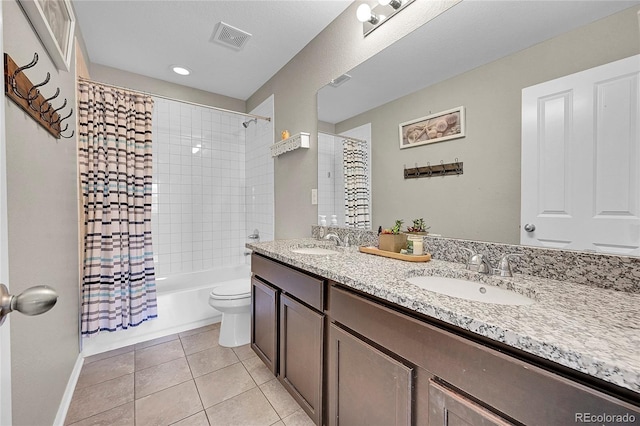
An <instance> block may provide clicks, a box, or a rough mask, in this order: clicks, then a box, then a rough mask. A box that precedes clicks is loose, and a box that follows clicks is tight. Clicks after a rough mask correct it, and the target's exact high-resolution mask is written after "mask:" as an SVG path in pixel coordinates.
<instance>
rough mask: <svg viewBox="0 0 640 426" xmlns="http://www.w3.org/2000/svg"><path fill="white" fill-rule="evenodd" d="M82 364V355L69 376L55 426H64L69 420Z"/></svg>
mask: <svg viewBox="0 0 640 426" xmlns="http://www.w3.org/2000/svg"><path fill="white" fill-rule="evenodd" d="M82 364H84V357H83V356H82V354H78V358H77V359H76V364H75V365H74V366H73V370H72V371H71V375H70V376H69V381H68V382H67V388H66V389H65V390H64V395H62V400H61V401H60V407H58V413H57V414H56V418H55V420H54V421H53V425H54V426H63V425H64V421H65V419H66V418H67V411H69V405H71V399H72V398H73V391H75V389H76V384H77V383H78V377H80V371H81V370H82Z"/></svg>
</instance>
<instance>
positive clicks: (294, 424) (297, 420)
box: [282, 408, 315, 426]
mask: <svg viewBox="0 0 640 426" xmlns="http://www.w3.org/2000/svg"><path fill="white" fill-rule="evenodd" d="M282 421H283V422H284V424H285V426H315V423H313V420H311V418H310V417H309V416H308V415H307V413H305V412H304V410H303V409H302V408H301V409H299V410H298V411H296V412H295V413H293V414H292V415H290V416H287V417H285V418H284V419H282Z"/></svg>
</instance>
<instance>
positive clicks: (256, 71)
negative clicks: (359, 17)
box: [73, 0, 355, 100]
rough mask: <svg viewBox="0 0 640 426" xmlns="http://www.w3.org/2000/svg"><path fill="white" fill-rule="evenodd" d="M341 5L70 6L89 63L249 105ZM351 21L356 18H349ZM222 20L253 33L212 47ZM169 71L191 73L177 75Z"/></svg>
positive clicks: (115, 1) (170, 1)
mask: <svg viewBox="0 0 640 426" xmlns="http://www.w3.org/2000/svg"><path fill="white" fill-rule="evenodd" d="M349 4H351V1H342V0H296V1H291V0H289V1H286V0H285V1H283V0H278V1H276V0H255V1H245V0H227V1H222V0H199V1H184V0H155V1H151V0H135V1H131V0H128V1H121V0H111V1H103V0H73V6H74V10H75V11H76V18H77V20H78V23H79V25H80V29H81V31H82V34H83V36H84V40H85V43H86V46H87V51H88V54H89V60H90V61H91V62H92V63H97V64H102V65H107V66H110V67H113V68H118V69H122V70H126V71H130V72H134V73H137V74H142V75H146V76H149V77H153V78H157V79H160V80H165V81H170V82H172V83H178V84H182V85H185V86H190V87H194V88H197V89H202V90H206V91H208V92H212V93H218V94H221V95H226V96H230V97H233V98H237V99H242V100H246V99H247V98H249V97H250V96H251V95H252V94H253V93H255V92H256V90H258V89H259V88H260V87H261V86H262V85H263V84H264V83H266V82H267V81H268V80H269V79H270V78H271V77H272V76H273V75H274V74H275V73H276V72H278V70H279V69H280V68H282V67H283V66H284V65H285V64H286V63H287V62H289V60H291V59H292V58H293V57H294V56H295V55H296V54H297V53H298V52H299V51H300V50H301V49H302V48H303V47H304V46H305V45H307V43H309V42H310V41H311V40H312V39H313V38H314V37H315V36H316V35H317V34H318V33H320V32H321V31H322V30H323V29H324V28H325V27H326V26H327V25H328V24H329V23H330V22H331V21H333V20H334V19H335V18H336V17H337V16H338V15H339V14H340V13H342V12H343V11H344V10H345V9H346V8H347V7H348V6H349ZM354 19H355V17H354ZM220 21H223V22H225V23H227V24H229V25H232V26H234V27H237V28H239V29H241V30H243V31H246V32H249V33H250V34H252V37H251V39H250V40H249V41H248V43H247V45H246V46H245V48H244V49H243V50H241V51H237V50H234V49H232V48H229V47H226V46H223V45H220V44H217V43H212V42H210V41H209V40H210V38H211V36H212V35H213V33H214V31H215V29H216V24H217V23H218V22H220ZM172 65H182V66H185V67H187V68H189V69H190V70H191V71H192V74H191V75H189V76H186V77H183V76H179V75H177V74H175V73H173V71H171V68H170V67H171V66H172Z"/></svg>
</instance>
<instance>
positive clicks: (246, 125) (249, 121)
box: [242, 118, 258, 129]
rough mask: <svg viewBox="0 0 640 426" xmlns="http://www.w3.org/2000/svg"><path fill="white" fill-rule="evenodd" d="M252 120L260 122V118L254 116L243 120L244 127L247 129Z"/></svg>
mask: <svg viewBox="0 0 640 426" xmlns="http://www.w3.org/2000/svg"><path fill="white" fill-rule="evenodd" d="M252 121H254V122H256V123H257V122H258V119H257V118H252V119H251V120H247V121H245V122H243V123H242V125H243V126H244V128H245V129H246V128H247V127H249V124H250V123H251V122H252Z"/></svg>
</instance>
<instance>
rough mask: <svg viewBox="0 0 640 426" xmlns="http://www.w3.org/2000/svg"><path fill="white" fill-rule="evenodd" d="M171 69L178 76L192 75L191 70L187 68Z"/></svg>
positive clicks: (175, 67)
mask: <svg viewBox="0 0 640 426" xmlns="http://www.w3.org/2000/svg"><path fill="white" fill-rule="evenodd" d="M171 69H172V70H173V72H175V73H176V74H180V75H189V74H191V71H190V70H189V69H187V68H185V67H180V66H174V67H171Z"/></svg>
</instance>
